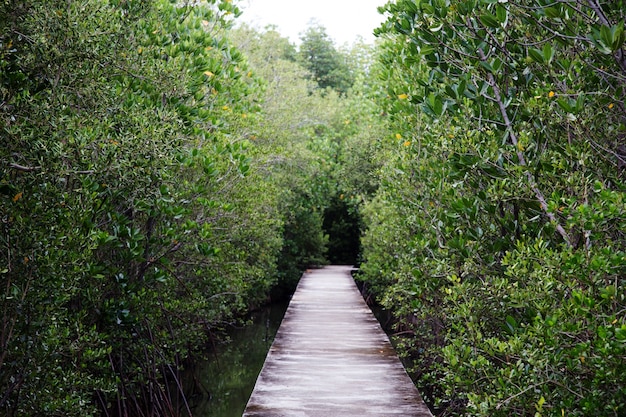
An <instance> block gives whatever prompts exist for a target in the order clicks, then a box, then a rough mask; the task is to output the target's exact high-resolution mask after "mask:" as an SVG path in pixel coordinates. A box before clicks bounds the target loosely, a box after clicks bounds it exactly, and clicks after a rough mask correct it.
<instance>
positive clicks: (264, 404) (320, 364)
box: [243, 266, 432, 417]
mask: <svg viewBox="0 0 626 417" xmlns="http://www.w3.org/2000/svg"><path fill="white" fill-rule="evenodd" d="M351 269H352V268H351V267H349V266H330V267H325V268H323V269H319V270H313V271H310V272H307V273H306V274H304V275H303V277H302V278H301V280H300V283H299V285H298V288H297V290H296V292H295V294H294V296H293V298H292V300H291V302H290V304H289V308H288V309H287V312H286V313H285V317H284V319H283V321H282V323H281V325H280V328H279V329H278V334H277V335H276V338H275V339H274V343H273V344H272V347H271V348H270V352H269V353H268V356H267V359H266V361H265V364H264V366H263V369H262V370H261V373H260V375H259V378H258V379H257V382H256V385H255V387H254V391H253V392H252V396H251V397H250V400H249V401H248V405H247V407H246V410H245V412H244V414H243V415H244V417H261V416H262V417H333V416H341V417H351V416H359V417H367V416H376V417H385V416H404V417H432V414H431V413H430V411H429V410H428V407H426V405H425V404H424V403H423V401H422V399H421V397H420V395H419V393H418V392H417V389H416V388H415V386H414V385H413V382H412V381H411V379H410V378H409V376H408V375H407V373H406V372H405V370H404V368H403V366H402V364H401V363H400V360H399V359H398V357H397V355H396V353H395V351H394V349H393V348H392V346H391V344H390V343H389V339H388V338H387V335H386V334H385V333H384V332H383V330H382V329H381V327H380V325H379V324H378V321H377V320H376V318H375V317H374V315H373V314H372V312H371V311H370V309H369V308H368V307H367V305H366V304H365V302H364V301H363V298H362V297H361V294H360V293H359V291H358V289H357V287H356V285H355V283H354V281H353V279H352V276H351V274H350V271H351Z"/></svg>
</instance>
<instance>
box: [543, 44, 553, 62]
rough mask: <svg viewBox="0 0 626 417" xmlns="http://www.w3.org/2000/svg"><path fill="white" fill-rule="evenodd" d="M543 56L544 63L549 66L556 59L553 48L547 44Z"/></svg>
mask: <svg viewBox="0 0 626 417" xmlns="http://www.w3.org/2000/svg"><path fill="white" fill-rule="evenodd" d="M542 55H543V59H544V62H547V63H548V64H549V63H550V62H552V58H554V49H552V46H551V45H550V44H549V43H546V44H545V45H544V46H543V51H542Z"/></svg>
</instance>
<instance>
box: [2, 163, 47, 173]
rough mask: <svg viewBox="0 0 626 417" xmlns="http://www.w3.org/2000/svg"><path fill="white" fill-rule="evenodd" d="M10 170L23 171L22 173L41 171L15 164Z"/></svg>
mask: <svg viewBox="0 0 626 417" xmlns="http://www.w3.org/2000/svg"><path fill="white" fill-rule="evenodd" d="M9 168H12V169H15V170H17V171H22V172H33V171H38V170H40V169H41V167H27V166H24V165H19V164H14V163H11V164H9Z"/></svg>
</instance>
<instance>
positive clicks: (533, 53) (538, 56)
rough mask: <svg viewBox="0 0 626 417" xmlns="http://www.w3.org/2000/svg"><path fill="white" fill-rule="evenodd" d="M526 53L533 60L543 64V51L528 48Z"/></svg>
mask: <svg viewBox="0 0 626 417" xmlns="http://www.w3.org/2000/svg"><path fill="white" fill-rule="evenodd" d="M528 55H529V56H530V57H531V58H532V60H533V61H535V62H538V63H540V64H543V51H540V50H539V49H537V48H530V49H529V50H528Z"/></svg>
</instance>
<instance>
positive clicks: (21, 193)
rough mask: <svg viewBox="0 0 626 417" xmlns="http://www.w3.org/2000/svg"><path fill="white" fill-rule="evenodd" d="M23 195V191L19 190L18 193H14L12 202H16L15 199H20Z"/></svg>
mask: <svg viewBox="0 0 626 417" xmlns="http://www.w3.org/2000/svg"><path fill="white" fill-rule="evenodd" d="M23 195H24V193H23V192H19V193H17V194H15V196H14V197H13V202H14V203H17V201H18V200H19V199H21V198H22V196H23Z"/></svg>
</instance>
